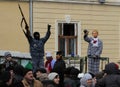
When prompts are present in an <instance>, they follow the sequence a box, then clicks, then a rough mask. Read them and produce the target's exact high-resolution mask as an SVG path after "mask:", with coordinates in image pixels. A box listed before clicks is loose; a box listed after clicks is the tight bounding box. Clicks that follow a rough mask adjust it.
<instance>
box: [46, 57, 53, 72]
mask: <svg viewBox="0 0 120 87" xmlns="http://www.w3.org/2000/svg"><path fill="white" fill-rule="evenodd" d="M52 60H53V58H52V57H51V58H49V59H48V60H47V61H46V63H45V68H48V71H49V72H50V71H51V70H52V66H51V61H52Z"/></svg>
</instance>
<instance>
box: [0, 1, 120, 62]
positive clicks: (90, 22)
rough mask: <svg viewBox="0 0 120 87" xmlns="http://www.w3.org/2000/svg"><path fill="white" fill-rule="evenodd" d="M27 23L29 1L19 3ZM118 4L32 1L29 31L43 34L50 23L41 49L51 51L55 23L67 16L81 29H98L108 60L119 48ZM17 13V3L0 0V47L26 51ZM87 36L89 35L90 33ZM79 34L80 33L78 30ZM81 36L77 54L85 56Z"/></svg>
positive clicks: (19, 15) (112, 58)
mask: <svg viewBox="0 0 120 87" xmlns="http://www.w3.org/2000/svg"><path fill="white" fill-rule="evenodd" d="M20 5H21V7H22V9H23V12H24V14H25V17H26V19H27V22H29V3H28V2H21V3H20ZM119 9H120V7H119V6H110V5H88V4H75V3H74V4H72V3H69V4H68V3H52V2H41V1H39V2H33V31H39V32H40V34H41V37H44V35H45V33H46V31H47V24H51V25H52V29H51V32H52V34H51V36H50V39H49V40H48V41H47V43H46V45H45V51H52V52H53V51H55V45H56V43H55V37H56V36H55V26H56V25H55V22H56V20H62V21H65V15H70V16H71V19H72V21H80V22H81V29H82V30H81V32H82V31H83V29H88V30H89V31H90V33H91V31H92V30H93V29H97V30H98V31H99V37H100V38H101V39H102V40H103V43H104V48H103V53H102V56H107V57H110V61H118V60H119V57H120V55H119V49H120V39H119V37H120V32H119V30H120V10H119ZM20 22H21V14H20V12H19V9H18V2H15V1H6V2H5V1H0V29H1V31H0V50H11V51H20V52H29V45H28V42H27V39H26V38H25V36H24V34H23V32H22V30H21V27H20ZM90 35H91V34H90ZM81 37H83V32H82V33H81ZM80 39H81V45H82V48H79V49H81V54H82V55H81V56H86V53H87V45H88V44H87V43H86V42H85V41H84V40H83V38H80Z"/></svg>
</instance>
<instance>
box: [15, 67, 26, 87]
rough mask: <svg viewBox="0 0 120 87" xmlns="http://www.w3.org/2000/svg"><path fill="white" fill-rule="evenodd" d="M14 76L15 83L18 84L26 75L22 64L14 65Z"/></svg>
mask: <svg viewBox="0 0 120 87" xmlns="http://www.w3.org/2000/svg"><path fill="white" fill-rule="evenodd" d="M13 72H14V77H13V85H18V84H19V83H20V82H21V81H22V80H23V76H24V67H23V66H22V65H17V66H15V67H14V70H13Z"/></svg>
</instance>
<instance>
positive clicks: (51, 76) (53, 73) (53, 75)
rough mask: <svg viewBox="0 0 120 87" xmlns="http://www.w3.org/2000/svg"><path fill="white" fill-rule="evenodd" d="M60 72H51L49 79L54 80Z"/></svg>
mask: <svg viewBox="0 0 120 87" xmlns="http://www.w3.org/2000/svg"><path fill="white" fill-rule="evenodd" d="M57 75H58V74H57V73H56V72H51V73H50V74H49V75H48V79H49V80H53V79H54V78H55V77H56V76H57Z"/></svg>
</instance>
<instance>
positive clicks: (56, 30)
mask: <svg viewBox="0 0 120 87" xmlns="http://www.w3.org/2000/svg"><path fill="white" fill-rule="evenodd" d="M58 23H66V21H62V20H56V21H55V51H58ZM70 23H76V24H78V37H77V41H78V42H77V46H76V47H78V49H77V53H78V55H79V56H81V46H82V44H81V34H82V33H81V22H80V21H71V22H70ZM65 54H66V53H65Z"/></svg>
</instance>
